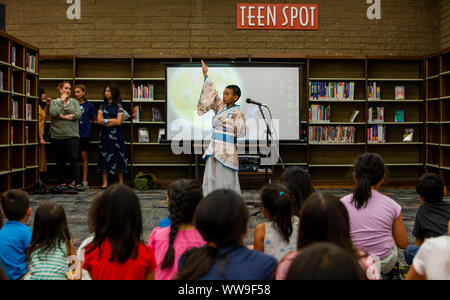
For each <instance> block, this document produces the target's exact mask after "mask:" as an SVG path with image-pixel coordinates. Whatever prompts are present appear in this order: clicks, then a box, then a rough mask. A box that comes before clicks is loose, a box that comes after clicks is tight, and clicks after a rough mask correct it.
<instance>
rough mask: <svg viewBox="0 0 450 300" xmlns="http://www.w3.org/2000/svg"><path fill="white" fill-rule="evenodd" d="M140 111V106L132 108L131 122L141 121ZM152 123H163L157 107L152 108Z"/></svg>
mask: <svg viewBox="0 0 450 300" xmlns="http://www.w3.org/2000/svg"><path fill="white" fill-rule="evenodd" d="M141 111H142V106H134V107H133V122H134V123H139V122H140V121H141ZM152 117H153V118H152V121H153V122H163V118H162V112H161V109H160V108H159V107H152Z"/></svg>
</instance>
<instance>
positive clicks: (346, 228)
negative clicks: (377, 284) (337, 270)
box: [275, 192, 380, 280]
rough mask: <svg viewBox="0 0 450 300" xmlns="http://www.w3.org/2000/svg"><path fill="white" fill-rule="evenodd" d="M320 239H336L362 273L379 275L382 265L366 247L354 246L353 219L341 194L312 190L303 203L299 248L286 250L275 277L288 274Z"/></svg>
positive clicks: (323, 240)
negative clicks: (365, 250) (307, 249)
mask: <svg viewBox="0 0 450 300" xmlns="http://www.w3.org/2000/svg"><path fill="white" fill-rule="evenodd" d="M318 242H330V243H333V244H335V245H337V246H339V247H341V248H342V249H344V250H345V251H346V252H347V253H350V254H351V255H352V257H354V258H355V260H357V261H358V262H359V265H360V267H361V273H362V275H363V276H365V277H366V278H368V279H380V272H379V266H377V264H376V262H375V260H374V259H373V258H372V257H371V256H369V255H368V254H367V253H365V252H364V251H361V250H358V249H356V248H355V247H353V244H352V240H351V238H350V221H349V216H348V213H347V210H346V208H345V206H344V205H343V204H342V203H341V201H340V200H339V198H337V197H335V196H333V195H331V194H327V193H319V192H315V193H313V194H312V195H311V196H310V197H308V199H307V200H306V202H305V203H304V204H303V206H302V210H301V211H300V223H299V230H298V241H297V249H298V250H297V251H295V252H291V253H289V254H287V255H286V256H285V257H284V258H283V259H282V260H281V261H280V263H279V264H278V268H277V271H276V276H275V279H276V280H284V279H286V275H287V273H288V271H289V268H290V266H291V264H292V261H293V260H294V259H295V258H296V257H297V255H298V254H299V253H300V252H301V251H302V250H303V249H304V248H306V247H307V246H310V245H312V244H315V243H318Z"/></svg>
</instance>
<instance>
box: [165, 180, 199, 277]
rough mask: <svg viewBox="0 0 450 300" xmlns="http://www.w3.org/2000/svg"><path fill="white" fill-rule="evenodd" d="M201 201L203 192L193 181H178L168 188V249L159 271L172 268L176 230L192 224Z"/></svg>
mask: <svg viewBox="0 0 450 300" xmlns="http://www.w3.org/2000/svg"><path fill="white" fill-rule="evenodd" d="M202 199H203V191H202V188H201V186H200V184H199V183H198V182H197V181H195V180H186V179H182V180H178V181H175V182H174V183H173V184H172V185H171V187H170V188H169V217H170V220H171V221H172V224H171V226H170V233H169V247H168V248H167V251H166V254H165V256H164V260H163V262H162V264H161V269H167V268H170V267H172V266H173V263H174V260H175V249H174V248H173V242H174V241H175V238H176V236H177V233H178V228H179V226H180V225H181V224H183V223H185V224H186V223H187V224H189V223H192V222H193V220H194V213H195V209H196V208H197V205H198V204H199V203H200V201H201V200H202Z"/></svg>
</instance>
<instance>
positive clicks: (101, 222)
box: [91, 184, 143, 263]
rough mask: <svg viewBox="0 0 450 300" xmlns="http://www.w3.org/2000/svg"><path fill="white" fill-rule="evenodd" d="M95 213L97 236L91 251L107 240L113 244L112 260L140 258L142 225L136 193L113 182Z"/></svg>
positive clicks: (104, 193) (102, 195)
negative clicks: (138, 254) (138, 256)
mask: <svg viewBox="0 0 450 300" xmlns="http://www.w3.org/2000/svg"><path fill="white" fill-rule="evenodd" d="M97 201H98V202H97V203H96V207H95V210H94V216H93V219H94V220H93V221H92V223H93V225H94V226H95V228H94V229H95V230H94V231H95V238H94V241H93V243H92V245H93V246H92V248H91V251H92V250H93V249H95V248H97V247H99V246H100V245H101V244H102V243H103V242H104V241H105V240H106V239H108V240H109V242H110V244H111V249H112V253H111V260H113V259H114V258H116V259H118V261H119V263H123V262H125V261H127V260H128V259H129V258H130V257H132V258H133V259H134V258H136V257H137V251H138V246H139V243H140V241H141V237H142V232H143V224H142V214H141V206H140V203H139V199H138V197H137V195H136V193H135V192H134V191H133V190H132V189H130V188H129V187H127V186H126V185H123V184H114V185H112V186H110V187H108V189H106V190H105V191H104V192H103V193H102V194H101V196H100V197H99V198H98V199H97Z"/></svg>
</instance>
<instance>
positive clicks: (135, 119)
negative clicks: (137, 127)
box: [133, 106, 141, 123]
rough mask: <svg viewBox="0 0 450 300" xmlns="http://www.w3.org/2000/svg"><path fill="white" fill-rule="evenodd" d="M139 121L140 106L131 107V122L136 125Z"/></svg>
mask: <svg viewBox="0 0 450 300" xmlns="http://www.w3.org/2000/svg"><path fill="white" fill-rule="evenodd" d="M140 121H141V108H140V106H134V107H133V122H135V123H138V122H140Z"/></svg>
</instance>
